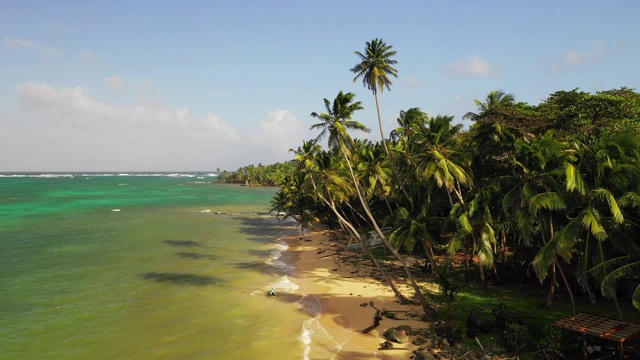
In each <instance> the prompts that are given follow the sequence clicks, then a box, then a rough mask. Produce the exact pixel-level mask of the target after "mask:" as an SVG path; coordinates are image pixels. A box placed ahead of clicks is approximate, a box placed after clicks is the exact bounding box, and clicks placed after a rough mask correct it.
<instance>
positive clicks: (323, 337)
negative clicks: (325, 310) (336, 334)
mask: <svg viewBox="0 0 640 360" xmlns="http://www.w3.org/2000/svg"><path fill="white" fill-rule="evenodd" d="M300 341H301V342H302V343H303V344H304V345H305V350H304V354H303V359H304V360H309V359H335V358H336V356H337V354H338V353H340V351H341V350H342V345H341V344H339V343H338V342H337V341H336V340H335V339H334V338H333V337H332V336H331V334H329V332H328V331H327V329H325V328H324V327H323V326H322V325H321V324H320V318H319V317H314V318H312V319H308V320H305V321H304V322H303V323H302V333H301V334H300Z"/></svg>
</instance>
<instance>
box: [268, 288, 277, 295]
mask: <svg viewBox="0 0 640 360" xmlns="http://www.w3.org/2000/svg"><path fill="white" fill-rule="evenodd" d="M267 296H269V297H272V296H277V295H276V289H275V288H274V289H271V291H269V292H268V293H267Z"/></svg>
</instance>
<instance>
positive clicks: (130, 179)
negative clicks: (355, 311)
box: [0, 174, 309, 359]
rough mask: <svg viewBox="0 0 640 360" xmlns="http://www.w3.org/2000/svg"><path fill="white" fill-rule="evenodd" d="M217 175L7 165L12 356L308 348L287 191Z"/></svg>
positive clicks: (219, 354)
mask: <svg viewBox="0 0 640 360" xmlns="http://www.w3.org/2000/svg"><path fill="white" fill-rule="evenodd" d="M214 179H215V178H214V177H212V176H211V175H206V174H194V175H189V176H184V175H182V176H180V175H171V176H169V175H166V174H156V175H145V176H138V175H125V174H120V175H110V176H105V175H97V174H80V175H78V174H73V175H71V174H53V175H47V176H21V177H13V176H8V175H4V176H0V245H1V248H0V249H1V250H0V289H1V290H0V291H1V295H0V359H249V358H260V359H300V358H303V357H304V354H305V349H306V344H305V343H304V341H303V340H304V339H301V332H302V331H303V323H305V321H308V319H309V315H308V314H307V313H305V312H304V311H301V309H300V305H299V304H298V303H297V302H296V301H287V300H282V299H275V298H269V297H267V296H266V295H265V293H266V292H267V291H268V290H269V289H270V288H272V287H275V288H277V289H278V290H279V291H290V292H292V293H295V292H296V290H297V286H296V285H295V284H293V283H292V282H291V281H289V278H288V277H287V275H288V273H289V271H290V270H289V269H288V268H287V266H286V264H283V263H281V262H280V260H281V259H279V255H280V253H281V252H282V251H283V250H284V249H286V247H285V246H284V245H283V244H282V243H279V242H278V241H277V239H278V238H279V237H281V236H283V235H284V234H286V233H288V232H290V231H291V230H292V224H283V223H280V222H278V221H277V220H275V218H274V217H273V216H270V215H269V214H268V211H269V205H270V204H269V202H270V200H271V197H272V196H273V194H274V193H275V191H276V189H275V188H261V187H240V186H235V185H225V184H215V183H212V181H213V180H214ZM295 299H296V298H294V300H295Z"/></svg>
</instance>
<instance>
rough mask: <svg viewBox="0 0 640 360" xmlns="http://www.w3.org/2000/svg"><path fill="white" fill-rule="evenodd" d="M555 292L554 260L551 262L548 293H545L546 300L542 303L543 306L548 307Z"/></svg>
mask: <svg viewBox="0 0 640 360" xmlns="http://www.w3.org/2000/svg"><path fill="white" fill-rule="evenodd" d="M555 294H556V262H555V261H554V262H553V263H552V264H551V284H550V285H549V294H547V301H546V302H545V304H544V307H546V308H550V307H551V303H552V302H553V297H554V296H555Z"/></svg>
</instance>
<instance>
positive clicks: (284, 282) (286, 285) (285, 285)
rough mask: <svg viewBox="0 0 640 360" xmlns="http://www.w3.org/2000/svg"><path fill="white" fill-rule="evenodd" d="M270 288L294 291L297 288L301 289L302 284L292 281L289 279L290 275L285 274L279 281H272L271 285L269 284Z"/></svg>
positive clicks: (288, 291) (280, 290)
mask: <svg viewBox="0 0 640 360" xmlns="http://www.w3.org/2000/svg"><path fill="white" fill-rule="evenodd" d="M269 289H273V290H275V291H276V292H278V291H279V292H287V293H293V292H295V291H296V290H298V289H300V286H298V285H296V284H295V283H293V282H291V280H289V277H288V276H287V275H284V276H283V277H282V278H281V279H280V280H279V281H277V282H275V283H272V284H271V286H269Z"/></svg>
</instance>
